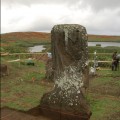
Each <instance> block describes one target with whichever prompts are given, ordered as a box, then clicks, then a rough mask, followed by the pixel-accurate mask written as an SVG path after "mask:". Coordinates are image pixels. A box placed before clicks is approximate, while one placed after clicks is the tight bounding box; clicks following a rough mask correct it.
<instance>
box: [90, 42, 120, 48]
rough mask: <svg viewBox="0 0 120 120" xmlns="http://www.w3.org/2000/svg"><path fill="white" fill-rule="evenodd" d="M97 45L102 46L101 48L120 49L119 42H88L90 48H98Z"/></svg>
mask: <svg viewBox="0 0 120 120" xmlns="http://www.w3.org/2000/svg"><path fill="white" fill-rule="evenodd" d="M96 44H101V47H107V46H116V47H120V43H119V42H88V46H96Z"/></svg>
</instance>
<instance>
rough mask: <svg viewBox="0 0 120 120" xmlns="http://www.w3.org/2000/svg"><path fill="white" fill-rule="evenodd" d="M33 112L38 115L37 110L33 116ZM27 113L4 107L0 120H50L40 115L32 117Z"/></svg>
mask: <svg viewBox="0 0 120 120" xmlns="http://www.w3.org/2000/svg"><path fill="white" fill-rule="evenodd" d="M35 112H37V115H38V109H37V111H34V115H35ZM28 113H29V112H28ZM28 113H26V112H23V111H18V110H14V109H10V108H7V107H5V108H2V109H1V120H50V119H49V118H46V117H44V116H42V115H40V114H39V116H33V115H32V114H31V112H30V113H29V114H28Z"/></svg>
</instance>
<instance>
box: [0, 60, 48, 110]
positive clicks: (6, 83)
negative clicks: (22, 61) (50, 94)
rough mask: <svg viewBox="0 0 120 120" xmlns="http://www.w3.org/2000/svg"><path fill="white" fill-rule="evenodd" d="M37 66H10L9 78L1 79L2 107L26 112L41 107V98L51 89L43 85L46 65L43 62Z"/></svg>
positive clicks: (16, 64)
mask: <svg viewBox="0 0 120 120" xmlns="http://www.w3.org/2000/svg"><path fill="white" fill-rule="evenodd" d="M36 64H37V65H36V66H26V65H20V66H19V64H18V63H14V64H13V63H12V64H9V65H8V68H9V70H10V73H9V76H4V77H2V79H1V107H3V106H7V107H10V108H14V109H18V110H24V111H26V110H28V109H31V108H33V107H35V106H37V105H39V102H40V98H41V97H42V95H43V94H44V93H45V92H46V91H48V90H50V87H48V86H47V85H46V86H45V85H42V81H43V79H44V77H45V72H44V68H45V64H44V63H43V62H37V63H36ZM33 77H34V78H35V80H34V82H33V80H32V78H33Z"/></svg>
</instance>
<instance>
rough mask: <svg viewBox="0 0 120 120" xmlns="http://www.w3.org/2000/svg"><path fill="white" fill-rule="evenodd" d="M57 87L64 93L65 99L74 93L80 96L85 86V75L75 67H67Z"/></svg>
mask: <svg viewBox="0 0 120 120" xmlns="http://www.w3.org/2000/svg"><path fill="white" fill-rule="evenodd" d="M55 85H56V86H57V87H58V88H60V89H61V90H62V91H64V96H65V97H68V96H70V94H73V93H76V94H79V93H80V88H81V87H82V86H83V74H82V72H78V71H77V67H75V66H69V67H66V68H65V70H64V72H63V73H61V76H60V77H58V79H57V80H56V82H55Z"/></svg>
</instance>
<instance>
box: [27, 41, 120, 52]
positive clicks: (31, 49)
mask: <svg viewBox="0 0 120 120" xmlns="http://www.w3.org/2000/svg"><path fill="white" fill-rule="evenodd" d="M96 44H101V47H107V46H116V47H120V43H119V42H118V43H117V42H88V46H96ZM45 49H46V48H44V45H36V46H34V47H29V52H42V50H45Z"/></svg>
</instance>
